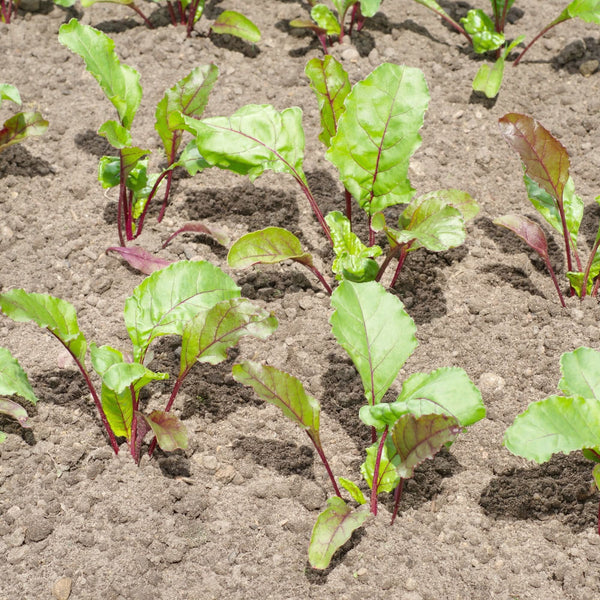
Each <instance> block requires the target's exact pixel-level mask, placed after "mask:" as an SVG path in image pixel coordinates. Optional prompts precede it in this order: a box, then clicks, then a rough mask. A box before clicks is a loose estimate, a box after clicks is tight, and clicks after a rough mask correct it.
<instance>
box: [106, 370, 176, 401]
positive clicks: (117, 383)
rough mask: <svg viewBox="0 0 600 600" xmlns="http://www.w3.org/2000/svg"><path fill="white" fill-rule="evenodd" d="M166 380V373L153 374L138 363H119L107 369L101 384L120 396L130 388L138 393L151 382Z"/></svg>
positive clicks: (167, 375) (167, 376)
mask: <svg viewBox="0 0 600 600" xmlns="http://www.w3.org/2000/svg"><path fill="white" fill-rule="evenodd" d="M168 378H169V374H168V373H154V372H153V371H151V370H150V369H147V368H146V367H144V365H141V364H139V363H127V362H121V363H117V364H114V365H112V366H111V367H110V368H108V369H107V371H106V372H105V373H104V374H103V376H102V383H103V385H105V386H106V387H107V388H108V389H110V390H112V391H113V392H116V393H117V394H121V393H122V392H123V391H124V390H126V389H127V388H129V387H130V386H133V388H134V390H135V391H136V392H139V390H141V389H142V388H143V387H144V386H145V385H147V384H148V383H150V382H151V381H164V380H165V379H168Z"/></svg>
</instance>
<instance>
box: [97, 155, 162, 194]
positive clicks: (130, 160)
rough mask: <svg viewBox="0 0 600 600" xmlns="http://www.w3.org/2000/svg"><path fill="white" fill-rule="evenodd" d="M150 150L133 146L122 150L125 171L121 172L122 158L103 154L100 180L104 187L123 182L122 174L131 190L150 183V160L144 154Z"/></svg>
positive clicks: (99, 166) (100, 162)
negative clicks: (148, 173)
mask: <svg viewBox="0 0 600 600" xmlns="http://www.w3.org/2000/svg"><path fill="white" fill-rule="evenodd" d="M149 153H150V150H143V149H142V148H137V147H135V146H131V147H128V148H123V149H122V150H121V156H122V158H123V172H122V173H121V159H120V158H119V157H118V156H103V157H102V158H101V159H100V161H99V163H98V181H99V182H100V183H101V184H102V187H103V188H105V189H106V188H112V187H116V186H118V185H119V184H120V183H121V175H122V176H123V178H124V179H125V185H126V186H127V188H128V189H130V190H134V191H135V190H140V189H143V188H144V187H145V186H146V185H147V183H148V176H147V169H148V161H147V160H144V156H145V155H146V154H149Z"/></svg>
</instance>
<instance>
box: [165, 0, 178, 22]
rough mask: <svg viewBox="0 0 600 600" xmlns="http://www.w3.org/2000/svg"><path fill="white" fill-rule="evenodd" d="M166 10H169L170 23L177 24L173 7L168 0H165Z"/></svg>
mask: <svg viewBox="0 0 600 600" xmlns="http://www.w3.org/2000/svg"><path fill="white" fill-rule="evenodd" d="M167 10H168V11H169V19H171V24H172V25H177V16H176V15H175V9H174V8H173V5H172V4H171V2H170V0H167Z"/></svg>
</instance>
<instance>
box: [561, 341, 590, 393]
mask: <svg viewBox="0 0 600 600" xmlns="http://www.w3.org/2000/svg"><path fill="white" fill-rule="evenodd" d="M560 369H561V372H562V379H561V380H560V382H559V384H558V387H559V389H560V391H561V392H563V393H564V394H566V395H568V396H582V397H583V398H595V399H596V400H598V401H600V352H598V351H597V350H593V349H592V348H585V347H581V348H577V349H576V350H574V351H573V352H565V353H564V354H563V355H562V356H561V358H560Z"/></svg>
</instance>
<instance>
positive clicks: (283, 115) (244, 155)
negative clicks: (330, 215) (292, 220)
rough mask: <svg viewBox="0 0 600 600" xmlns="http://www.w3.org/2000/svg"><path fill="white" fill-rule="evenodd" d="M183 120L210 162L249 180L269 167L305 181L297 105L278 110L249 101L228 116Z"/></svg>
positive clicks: (300, 114)
mask: <svg viewBox="0 0 600 600" xmlns="http://www.w3.org/2000/svg"><path fill="white" fill-rule="evenodd" d="M186 123H187V124H188V126H190V128H192V129H194V131H195V133H196V135H197V139H196V143H197V145H198V150H199V151H200V154H201V155H202V156H203V157H204V159H205V160H206V161H207V162H208V163H209V164H210V165H211V166H213V167H219V168H220V169H228V170H230V171H233V172H234V173H239V174H241V175H248V177H249V178H250V180H251V181H254V180H255V179H256V178H257V177H260V176H261V175H262V174H263V173H264V172H265V171H266V170H272V171H275V172H276V173H288V174H290V175H292V176H294V177H295V178H298V179H301V180H302V181H303V182H304V183H306V177H305V176H304V173H303V171H302V161H303V159H304V130H303V129H302V111H301V110H300V109H299V108H297V107H293V108H286V109H285V110H283V111H282V112H278V111H277V110H275V109H274V108H273V107H272V106H270V105H268V104H262V105H257V104H249V105H247V106H244V107H242V108H240V109H239V110H238V111H237V112H235V113H234V114H233V115H232V116H231V117H214V118H212V119H203V120H202V121H198V120H196V119H189V118H186Z"/></svg>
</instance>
